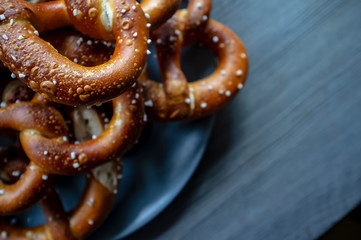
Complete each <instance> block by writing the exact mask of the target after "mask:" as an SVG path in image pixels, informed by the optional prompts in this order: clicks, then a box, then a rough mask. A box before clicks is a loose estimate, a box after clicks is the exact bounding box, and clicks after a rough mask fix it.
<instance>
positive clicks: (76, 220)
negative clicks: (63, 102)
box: [0, 108, 122, 239]
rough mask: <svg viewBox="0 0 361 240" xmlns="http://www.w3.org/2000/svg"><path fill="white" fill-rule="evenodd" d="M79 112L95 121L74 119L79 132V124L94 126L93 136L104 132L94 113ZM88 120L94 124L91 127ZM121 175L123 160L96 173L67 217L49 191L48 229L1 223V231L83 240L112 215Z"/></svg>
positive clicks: (46, 205)
mask: <svg viewBox="0 0 361 240" xmlns="http://www.w3.org/2000/svg"><path fill="white" fill-rule="evenodd" d="M78 111H80V112H82V111H89V112H91V113H90V115H91V116H93V117H95V118H91V119H87V120H84V119H83V120H82V119H77V118H72V123H73V125H75V128H76V127H77V125H79V124H80V125H87V126H91V127H89V129H88V130H87V131H85V132H89V133H90V136H91V135H92V134H96V133H97V132H98V131H99V130H104V125H103V123H101V121H99V118H100V116H97V113H96V112H95V111H94V110H93V109H88V110H85V109H84V108H82V109H78ZM73 116H75V115H73ZM79 120H80V121H81V122H79ZM88 120H90V121H91V122H92V124H90V125H88V124H87V121H88ZM75 135H76V136H75V137H76V139H77V140H81V139H84V140H88V139H86V137H89V136H86V135H87V134H84V132H80V131H79V132H75ZM121 172H122V161H121V158H119V157H118V158H117V159H116V160H114V161H112V162H109V163H106V164H103V165H101V166H99V167H97V168H95V169H92V170H91V171H90V172H89V173H88V178H87V182H86V186H85V190H84V192H83V195H82V197H81V199H80V201H79V203H78V205H77V206H76V207H75V209H73V210H72V211H70V212H69V213H65V211H64V208H63V206H62V203H61V201H60V199H59V197H58V196H57V194H56V192H55V191H54V190H53V189H52V188H49V191H48V193H47V195H46V197H45V198H43V199H42V200H41V201H40V204H41V206H42V208H43V211H44V213H45V216H46V219H47V223H46V224H45V225H43V226H39V227H35V228H28V229H24V228H22V227H16V226H11V225H9V224H6V223H5V222H3V223H0V229H2V230H3V232H4V235H6V237H7V238H29V237H31V238H35V239H82V238H84V237H86V236H88V235H89V234H90V233H91V232H93V231H94V230H95V229H96V228H97V227H99V226H100V224H101V223H102V222H103V221H104V220H105V218H106V217H107V215H108V214H109V212H110V210H111V208H112V206H113V203H114V200H115V196H116V193H117V189H118V186H119V181H120V179H121V177H122V175H121ZM49 235H50V236H49Z"/></svg>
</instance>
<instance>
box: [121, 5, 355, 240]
mask: <svg viewBox="0 0 361 240" xmlns="http://www.w3.org/2000/svg"><path fill="white" fill-rule="evenodd" d="M212 17H213V18H215V19H216V20H218V21H220V22H222V23H224V24H226V25H227V26H229V27H230V28H231V29H232V30H234V31H235V32H236V33H237V34H238V35H239V36H240V37H241V38H242V40H243V41H244V43H245V45H246V47H247V50H248V53H249V59H250V72H249V76H248V80H247V84H246V86H245V88H244V90H243V92H242V93H241V94H240V95H238V96H237V97H236V99H235V100H234V101H233V102H232V103H231V104H230V105H228V106H227V107H226V108H225V109H224V110H222V111H221V112H219V113H218V114H217V118H216V124H215V127H214V130H213V133H212V136H211V139H210V142H209V146H208V148H207V151H206V153H205V155H204V158H203V159H202V162H201V164H200V166H199V168H198V170H197V171H196V173H195V174H194V176H193V178H192V179H191V180H190V182H189V184H188V185H187V186H186V188H185V189H184V190H183V191H182V193H181V194H180V195H179V197H178V198H177V199H176V200H175V201H174V202H173V203H172V204H171V205H170V206H169V207H168V208H167V209H166V210H165V211H164V212H163V213H162V214H161V215H160V216H158V217H157V218H156V219H154V220H153V221H152V222H151V223H150V224H148V225H147V226H145V227H144V228H142V229H141V230H140V231H138V232H136V233H135V234H133V235H132V236H130V237H128V238H127V239H187V240H189V239H197V240H199V239H206V240H209V239H217V240H218V239H247V240H250V239H268V240H270V239H275V240H279V239H315V238H317V237H318V236H320V235H322V234H323V233H324V232H325V231H326V230H327V229H329V228H330V227H331V226H332V225H333V224H335V223H336V222H337V221H339V220H340V219H341V218H342V217H343V216H344V215H346V214H347V213H348V212H349V211H350V210H351V209H352V208H354V207H355V206H356V205H357V204H358V203H359V202H360V200H361V190H360V185H361V1H359V0H348V1H347V0H332V1H329V0H317V1H314V0H298V1H295V0H269V1H265V0H237V1H231V0H214V1H213V11H212Z"/></svg>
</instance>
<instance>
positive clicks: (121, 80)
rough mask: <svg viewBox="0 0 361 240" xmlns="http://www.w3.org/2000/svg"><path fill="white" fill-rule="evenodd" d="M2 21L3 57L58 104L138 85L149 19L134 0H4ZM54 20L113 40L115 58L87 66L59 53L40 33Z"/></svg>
mask: <svg viewBox="0 0 361 240" xmlns="http://www.w3.org/2000/svg"><path fill="white" fill-rule="evenodd" d="M55 14H58V15H55ZM43 16H44V17H43ZM42 17H43V18H42ZM52 18H53V19H52ZM44 19H45V20H44ZM52 20H54V21H52ZM0 21H1V22H0V60H1V61H2V62H3V63H4V64H5V65H6V66H7V67H8V68H9V69H10V71H12V72H13V73H14V74H15V75H16V76H17V77H18V78H19V79H20V80H22V81H23V82H24V83H26V84H27V85H28V86H30V87H31V88H32V89H33V90H35V91H38V92H40V93H42V94H43V95H44V96H45V97H46V98H48V99H50V100H52V101H55V102H59V103H63V104H67V105H91V104H98V103H101V102H105V101H108V100H110V99H112V98H115V97H117V96H119V95H120V94H121V93H123V92H124V91H125V90H126V89H128V88H129V87H130V86H131V85H132V84H133V83H134V81H135V80H136V79H137V77H138V76H139V74H140V73H141V71H142V70H143V66H144V64H145V61H146V56H147V54H146V51H147V48H148V45H147V39H148V29H147V26H146V23H147V19H146V17H145V15H144V12H143V11H142V9H141V7H140V6H139V4H138V3H137V2H136V1H135V0H123V1H119V0H109V1H101V0H98V1H70V0H66V1H64V2H62V1H53V2H47V3H39V4H32V3H27V2H23V1H20V0H8V1H1V2H0ZM55 21H58V22H57V23H55V24H54V25H55V26H56V27H59V26H65V25H70V23H72V24H73V25H74V26H76V27H77V28H78V29H80V30H81V31H83V32H84V33H85V34H87V35H90V36H94V37H97V38H98V39H102V40H110V39H115V42H116V46H115V50H114V53H113V55H112V58H111V59H110V60H109V61H108V62H106V63H104V64H101V65H98V66H94V67H84V66H81V65H78V64H76V63H74V62H72V61H70V60H69V59H67V58H66V57H64V56H62V55H60V54H59V53H58V52H57V51H56V50H55V49H54V48H53V47H52V46H51V45H50V44H48V43H47V42H45V41H44V40H42V39H41V38H40V37H39V36H38V31H42V30H44V29H46V30H49V29H51V27H49V25H52V24H53V22H55ZM36 29H38V30H36ZM88 44H92V42H91V41H90V42H88Z"/></svg>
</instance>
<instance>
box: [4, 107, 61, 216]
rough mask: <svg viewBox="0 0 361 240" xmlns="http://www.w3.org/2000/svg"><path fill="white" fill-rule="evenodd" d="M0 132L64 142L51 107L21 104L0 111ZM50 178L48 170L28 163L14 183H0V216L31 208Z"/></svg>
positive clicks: (55, 114) (46, 186)
mask: <svg viewBox="0 0 361 240" xmlns="http://www.w3.org/2000/svg"><path fill="white" fill-rule="evenodd" d="M0 129H13V130H17V131H20V132H21V133H27V134H30V135H39V134H41V135H44V136H46V137H48V138H50V139H54V140H55V139H56V141H64V139H65V140H66V139H67V128H66V124H65V121H64V119H63V117H62V115H61V114H60V113H59V112H58V111H56V110H55V109H54V108H52V107H49V106H45V105H43V104H38V103H28V102H21V103H15V104H11V105H9V106H7V107H5V108H1V109H0ZM43 154H47V153H46V152H43ZM52 179H53V176H52V175H51V174H49V172H48V171H46V170H44V169H43V168H41V167H39V166H38V165H37V164H36V163H34V162H30V163H29V165H28V167H27V169H26V171H25V172H24V174H23V176H22V178H20V179H19V180H18V181H17V182H16V183H14V184H12V185H9V184H5V183H0V215H8V214H12V213H16V212H19V211H22V210H24V209H26V208H28V207H30V206H32V205H33V204H34V203H35V202H37V201H38V199H39V198H40V196H41V193H42V192H43V191H44V190H46V189H47V188H48V186H49V185H50V184H51V182H52Z"/></svg>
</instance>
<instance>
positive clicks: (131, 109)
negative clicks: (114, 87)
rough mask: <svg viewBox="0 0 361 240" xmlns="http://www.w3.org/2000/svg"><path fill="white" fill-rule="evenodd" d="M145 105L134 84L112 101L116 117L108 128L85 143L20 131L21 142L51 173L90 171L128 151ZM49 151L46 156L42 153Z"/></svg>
mask: <svg viewBox="0 0 361 240" xmlns="http://www.w3.org/2000/svg"><path fill="white" fill-rule="evenodd" d="M143 118H144V106H143V100H142V98H141V94H140V92H139V90H138V88H135V87H131V88H130V89H129V90H128V91H127V92H126V93H124V94H122V95H121V96H119V97H118V98H116V99H115V100H113V116H112V119H111V121H110V123H109V125H108V127H107V128H106V129H105V130H104V131H103V132H102V133H101V134H100V135H99V136H97V137H96V139H92V140H89V141H86V142H82V143H79V144H72V143H67V142H59V141H54V140H52V139H50V138H47V137H44V136H42V135H38V134H30V133H29V132H25V131H23V132H21V134H20V141H21V144H22V146H23V148H24V151H25V153H26V154H27V156H28V157H29V159H30V160H32V161H35V162H36V163H37V164H39V166H42V167H44V168H45V169H47V170H48V171H50V172H52V173H58V174H77V173H80V172H84V171H87V170H89V169H91V168H93V167H95V166H99V165H100V164H102V163H105V162H109V161H110V160H112V159H113V158H114V157H116V156H118V155H119V154H122V153H124V152H125V151H127V150H128V149H129V148H130V147H131V146H132V145H133V144H134V142H135V140H136V139H138V137H139V135H140V132H141V130H142V124H143ZM44 151H47V152H48V154H47V155H44V154H43V152H44Z"/></svg>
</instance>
